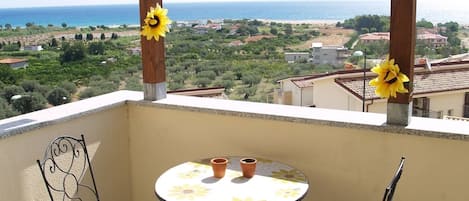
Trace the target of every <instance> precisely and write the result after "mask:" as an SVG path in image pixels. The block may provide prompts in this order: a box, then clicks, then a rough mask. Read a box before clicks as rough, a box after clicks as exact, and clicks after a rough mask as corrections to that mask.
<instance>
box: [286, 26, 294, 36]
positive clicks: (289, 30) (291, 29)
mask: <svg viewBox="0 0 469 201" xmlns="http://www.w3.org/2000/svg"><path fill="white" fill-rule="evenodd" d="M285 34H286V35H292V34H293V27H292V25H291V24H286V25H285Z"/></svg>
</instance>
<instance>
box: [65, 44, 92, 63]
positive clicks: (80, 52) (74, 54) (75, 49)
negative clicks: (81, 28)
mask: <svg viewBox="0 0 469 201" xmlns="http://www.w3.org/2000/svg"><path fill="white" fill-rule="evenodd" d="M62 49H63V51H64V52H63V54H61V55H60V61H61V63H66V62H71V61H80V60H82V59H84V58H85V57H86V54H85V51H86V48H85V46H84V44H83V43H81V42H76V43H74V44H73V45H69V44H65V45H63V47H62Z"/></svg>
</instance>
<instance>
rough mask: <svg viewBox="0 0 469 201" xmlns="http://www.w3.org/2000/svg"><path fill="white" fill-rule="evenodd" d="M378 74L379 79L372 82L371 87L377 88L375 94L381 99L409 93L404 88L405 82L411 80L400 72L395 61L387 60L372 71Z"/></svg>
mask: <svg viewBox="0 0 469 201" xmlns="http://www.w3.org/2000/svg"><path fill="white" fill-rule="evenodd" d="M371 71H372V72H374V73H376V74H378V77H376V78H375V79H373V80H371V81H370V85H371V86H375V87H376V90H375V94H376V95H378V96H379V97H381V98H389V97H390V96H391V97H394V98H395V97H396V96H397V94H396V93H397V92H399V93H408V92H409V91H408V90H407V89H406V88H405V87H404V82H409V78H408V77H407V76H406V75H405V74H403V73H401V72H400V70H399V65H397V64H395V63H394V59H391V60H390V59H389V56H388V57H387V58H386V60H385V61H384V62H383V63H381V64H378V65H377V66H375V67H374V68H372V69H371Z"/></svg>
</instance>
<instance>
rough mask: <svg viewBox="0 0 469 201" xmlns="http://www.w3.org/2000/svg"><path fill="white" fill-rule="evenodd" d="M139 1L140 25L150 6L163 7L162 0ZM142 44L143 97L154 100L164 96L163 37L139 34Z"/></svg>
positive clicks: (142, 23)
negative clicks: (147, 37)
mask: <svg viewBox="0 0 469 201" xmlns="http://www.w3.org/2000/svg"><path fill="white" fill-rule="evenodd" d="M139 1H140V27H142V26H143V25H144V19H145V17H146V16H147V12H148V11H150V7H154V8H156V3H159V4H160V5H161V6H162V7H163V2H162V0H139ZM140 41H141V45H142V65H143V87H144V92H143V93H144V99H145V100H148V101H154V100H159V99H163V98H166V66H165V53H164V38H162V37H160V39H159V41H156V40H155V39H151V40H147V39H146V37H145V36H140Z"/></svg>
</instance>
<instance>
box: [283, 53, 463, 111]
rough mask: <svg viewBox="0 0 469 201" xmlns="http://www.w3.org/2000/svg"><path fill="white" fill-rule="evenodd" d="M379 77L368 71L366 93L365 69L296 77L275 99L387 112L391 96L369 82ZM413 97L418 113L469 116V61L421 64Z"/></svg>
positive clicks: (286, 81)
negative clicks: (383, 95)
mask: <svg viewBox="0 0 469 201" xmlns="http://www.w3.org/2000/svg"><path fill="white" fill-rule="evenodd" d="M375 77H376V75H375V74H374V73H372V72H369V71H368V72H366V79H365V93H363V71H362V70H361V69H358V70H348V71H337V72H334V73H323V74H315V75H310V76H303V77H292V78H288V79H284V80H280V81H278V83H279V85H280V86H279V89H278V90H277V91H276V92H275V93H274V102H275V103H279V104H286V105H297V106H309V107H319V108H329V109H339V110H351V111H362V109H364V110H365V111H366V112H375V113H386V107H387V100H386V99H381V98H379V97H378V96H376V94H375V93H374V90H375V88H374V87H372V86H370V85H369V84H368V82H369V81H370V80H371V79H373V78H375ZM413 98H414V100H413V113H414V116H423V117H434V118H443V117H444V116H457V117H469V62H464V63H462V62H458V63H441V64H438V65H435V64H433V66H432V69H431V70H428V69H426V68H424V65H417V66H416V67H415V75H414V93H413ZM363 105H364V106H365V107H363Z"/></svg>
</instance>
